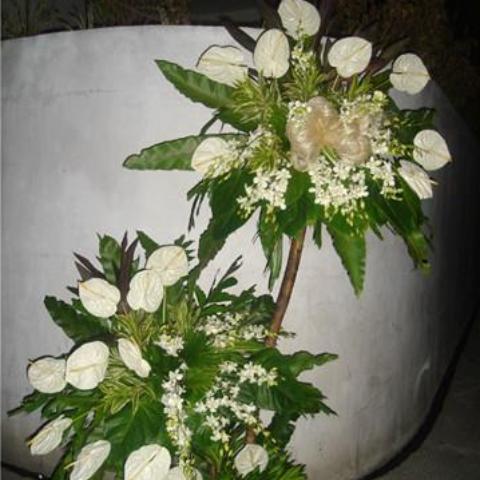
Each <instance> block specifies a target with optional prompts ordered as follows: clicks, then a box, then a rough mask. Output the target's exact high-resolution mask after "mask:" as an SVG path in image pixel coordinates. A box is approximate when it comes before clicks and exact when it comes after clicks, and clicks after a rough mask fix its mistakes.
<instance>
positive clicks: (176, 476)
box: [166, 467, 203, 480]
mask: <svg viewBox="0 0 480 480" xmlns="http://www.w3.org/2000/svg"><path fill="white" fill-rule="evenodd" d="M192 473H193V476H192V475H191V476H190V477H188V479H187V477H186V476H185V474H184V473H183V470H182V468H180V467H174V468H172V469H171V470H170V471H169V472H168V475H167V477H166V480H203V477H202V474H201V473H200V472H199V471H198V470H197V469H196V468H194V469H193V472H192Z"/></svg>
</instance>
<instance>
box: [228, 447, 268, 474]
mask: <svg viewBox="0 0 480 480" xmlns="http://www.w3.org/2000/svg"><path fill="white" fill-rule="evenodd" d="M234 463H235V468H236V469H237V471H238V473H239V474H240V475H241V476H242V477H245V476H246V475H248V474H249V473H250V472H253V471H254V470H255V469H257V468H258V469H260V472H263V471H264V470H265V469H266V468H267V465H268V453H267V451H266V450H265V449H264V448H263V447H262V446H261V445H257V444H254V443H251V444H248V445H245V447H243V449H242V450H240V452H239V453H238V454H237V456H236V457H235V462H234Z"/></svg>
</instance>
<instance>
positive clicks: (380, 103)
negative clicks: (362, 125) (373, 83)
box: [340, 90, 388, 120]
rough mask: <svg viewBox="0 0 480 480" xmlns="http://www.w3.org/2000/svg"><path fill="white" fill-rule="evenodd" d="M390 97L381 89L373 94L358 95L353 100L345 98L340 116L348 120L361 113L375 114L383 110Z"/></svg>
mask: <svg viewBox="0 0 480 480" xmlns="http://www.w3.org/2000/svg"><path fill="white" fill-rule="evenodd" d="M387 102H388V97H387V95H385V94H384V93H383V92H381V91H380V90H376V91H375V92H373V94H370V93H365V94H363V95H358V96H357V97H355V98H354V99H353V100H350V99H348V98H343V99H342V101H341V105H340V116H341V117H342V118H343V119H345V120H347V119H349V118H352V117H357V116H359V115H366V114H369V115H375V114H380V113H382V112H383V110H384V108H385V106H386V105H387Z"/></svg>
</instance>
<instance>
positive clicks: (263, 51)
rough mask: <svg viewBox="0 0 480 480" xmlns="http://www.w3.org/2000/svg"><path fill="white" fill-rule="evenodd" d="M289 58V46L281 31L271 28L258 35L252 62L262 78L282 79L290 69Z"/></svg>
mask: <svg viewBox="0 0 480 480" xmlns="http://www.w3.org/2000/svg"><path fill="white" fill-rule="evenodd" d="M289 58H290V46H289V44H288V39H287V37H286V36H285V34H284V33H283V32H282V31H281V30H278V29H276V28H272V29H271V30H267V31H266V32H264V33H262V35H260V37H259V39H258V40H257V45H256V46H255V51H254V52H253V62H254V63H255V67H256V68H257V70H258V71H259V72H260V73H261V74H262V75H263V76H264V77H266V78H280V77H283V76H284V75H285V74H286V73H287V71H288V69H289V67H290V62H289Z"/></svg>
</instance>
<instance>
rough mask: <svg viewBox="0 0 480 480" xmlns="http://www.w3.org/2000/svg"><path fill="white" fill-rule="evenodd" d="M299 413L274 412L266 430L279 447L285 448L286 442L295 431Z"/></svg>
mask: <svg viewBox="0 0 480 480" xmlns="http://www.w3.org/2000/svg"><path fill="white" fill-rule="evenodd" d="M299 416H300V415H299V414H298V413H295V412H289V413H284V414H280V413H275V415H274V416H273V418H272V421H271V422H270V425H269V426H268V431H269V432H270V434H271V435H272V437H273V438H274V439H275V441H276V442H277V444H278V445H279V446H280V448H285V447H286V446H287V443H288V442H289V441H290V438H291V436H292V434H293V432H294V431H295V422H296V421H297V420H298V418H299Z"/></svg>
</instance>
